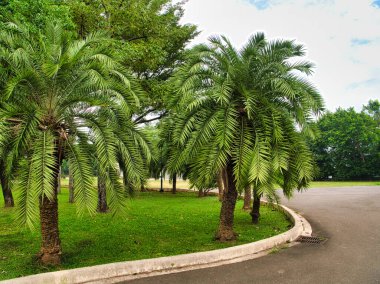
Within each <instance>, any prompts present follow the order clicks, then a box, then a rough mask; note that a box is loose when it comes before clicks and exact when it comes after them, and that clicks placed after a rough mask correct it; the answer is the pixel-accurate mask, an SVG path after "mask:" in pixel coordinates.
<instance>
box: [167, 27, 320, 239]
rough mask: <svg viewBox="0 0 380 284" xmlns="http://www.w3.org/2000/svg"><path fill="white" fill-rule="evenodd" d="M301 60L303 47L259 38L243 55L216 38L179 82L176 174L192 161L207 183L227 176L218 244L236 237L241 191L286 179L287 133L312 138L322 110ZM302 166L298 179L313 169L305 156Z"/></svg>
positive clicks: (195, 55) (193, 57) (196, 53)
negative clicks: (279, 176)
mask: <svg viewBox="0 0 380 284" xmlns="http://www.w3.org/2000/svg"><path fill="white" fill-rule="evenodd" d="M304 54H305V53H304V47H303V46H302V45H299V44H296V43H295V42H294V41H289V40H274V41H267V40H266V38H265V36H264V34H262V33H257V34H255V35H254V36H252V37H251V39H250V40H249V41H248V43H247V44H246V45H245V46H244V47H243V48H242V49H241V50H240V51H238V50H236V49H235V48H234V47H233V46H232V44H231V43H230V42H229V41H228V40H227V39H226V38H225V37H221V38H219V37H213V38H211V39H210V45H204V44H202V45H198V46H196V47H194V49H193V50H192V52H191V53H190V55H189V56H188V60H187V63H186V64H185V65H184V66H183V67H181V68H180V70H178V72H177V74H176V76H175V78H174V80H175V81H176V85H177V87H178V96H176V97H175V99H174V100H173V105H176V106H177V107H178V110H177V113H178V114H180V116H179V118H178V119H177V121H176V125H175V129H174V130H173V137H174V140H175V143H177V144H178V145H179V147H181V148H182V151H181V153H180V154H179V155H178V156H177V157H174V156H172V158H171V160H170V165H171V167H172V169H173V170H175V169H177V168H179V167H180V166H181V165H182V164H183V163H185V162H186V161H191V163H192V171H193V173H196V174H193V176H197V177H198V178H199V180H200V182H204V183H207V182H209V181H210V179H214V178H215V176H216V175H217V174H218V173H220V172H223V173H224V177H225V178H224V179H223V180H224V188H225V192H224V194H223V200H222V206H221V213H220V223H219V228H218V231H217V234H216V238H217V239H219V240H221V241H228V240H234V239H235V238H236V235H235V233H234V231H233V220H234V209H235V204H236V198H237V195H238V191H243V190H244V188H245V187H246V186H248V185H249V184H267V183H270V181H271V179H272V178H273V173H277V172H281V173H282V175H283V176H284V177H286V172H287V171H289V167H290V164H289V163H290V160H291V157H292V155H291V149H289V148H288V147H287V145H289V143H290V142H289V140H288V139H289V138H288V133H289V131H288V130H289V129H291V130H292V131H291V132H290V134H294V133H298V132H309V131H310V127H309V126H308V125H309V122H310V120H311V118H312V116H313V115H314V114H318V113H319V112H320V111H321V110H322V105H323V102H322V99H321V96H320V94H319V93H318V91H317V90H316V89H315V88H314V87H313V86H312V85H311V84H310V83H309V82H308V81H307V80H306V78H305V77H306V76H305V75H309V74H311V73H312V68H313V65H312V64H311V63H310V62H308V61H296V59H297V57H299V56H303V55H304ZM290 134H289V135H290ZM297 163H298V164H297V167H296V176H297V180H298V181H306V180H308V179H309V178H310V176H308V171H303V168H304V167H308V168H310V164H309V160H308V159H302V157H300V158H299V159H297ZM303 184H306V182H303ZM286 185H287V186H288V185H290V184H288V183H286ZM292 185H293V184H292ZM260 188H261V190H263V189H264V188H265V187H260Z"/></svg>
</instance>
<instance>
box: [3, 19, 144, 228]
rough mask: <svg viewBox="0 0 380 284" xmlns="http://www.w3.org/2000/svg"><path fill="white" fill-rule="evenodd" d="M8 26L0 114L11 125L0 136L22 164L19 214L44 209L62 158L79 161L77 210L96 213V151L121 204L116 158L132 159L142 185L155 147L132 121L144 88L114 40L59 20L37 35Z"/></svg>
mask: <svg viewBox="0 0 380 284" xmlns="http://www.w3.org/2000/svg"><path fill="white" fill-rule="evenodd" d="M3 27H4V28H3V30H2V31H1V33H0V50H1V53H0V62H1V63H2V65H4V66H7V68H6V69H4V70H3V72H2V73H1V76H0V80H2V84H1V89H0V92H1V105H0V121H1V126H2V127H4V128H5V129H8V131H3V132H1V133H0V140H2V141H7V143H6V144H3V145H2V147H7V149H8V154H7V155H5V156H2V157H1V158H3V159H5V160H6V162H5V164H6V165H8V164H16V165H17V168H18V171H17V172H16V174H15V175H14V178H15V180H16V185H17V190H18V191H19V192H20V195H21V197H20V200H21V201H20V207H19V208H20V211H19V220H20V221H21V223H27V224H29V225H31V224H32V222H33V221H36V220H37V217H38V200H39V199H41V197H42V196H46V197H48V198H49V199H52V198H54V195H55V186H56V178H57V173H58V170H59V168H60V166H61V163H62V159H63V158H66V159H67V160H68V161H69V164H70V168H71V169H72V173H73V178H74V182H75V194H76V196H75V200H76V202H77V204H78V207H77V208H78V212H79V213H81V214H83V213H84V211H85V210H86V209H87V210H88V211H90V213H95V211H96V192H95V191H94V190H93V187H92V175H93V173H92V170H93V168H92V161H91V157H92V156H93V155H96V156H97V158H98V162H99V169H100V171H101V173H102V174H103V176H104V178H105V181H106V184H107V190H109V194H108V196H109V205H110V207H111V208H113V209H115V212H116V211H120V210H121V209H122V208H123V207H124V204H123V201H122V200H123V197H124V188H123V186H122V185H121V184H120V182H119V180H118V175H117V174H116V173H117V170H118V169H117V159H118V157H119V159H120V160H121V161H124V162H125V163H126V164H127V165H128V167H126V175H127V176H128V178H130V181H131V183H133V184H136V185H139V184H140V181H141V176H142V172H143V168H144V167H145V165H146V161H149V159H150V152H149V151H150V150H149V146H148V144H147V142H146V139H145V137H144V135H143V134H142V133H140V131H139V130H138V128H137V127H136V125H134V124H133V122H132V121H131V117H132V114H133V112H134V110H135V109H137V108H138V107H139V98H140V97H141V94H142V92H141V89H140V88H139V87H138V84H137V83H136V82H135V79H134V78H133V77H132V75H131V74H129V73H128V70H126V69H125V68H124V67H123V66H122V65H121V64H120V63H119V59H120V57H119V56H118V54H117V53H115V52H113V51H112V50H110V49H109V48H108V46H109V43H110V39H109V38H108V37H105V36H104V35H103V34H102V33H94V34H91V35H89V36H88V37H87V38H86V39H83V40H73V38H72V34H71V33H68V32H66V31H65V30H64V29H63V27H62V26H61V25H55V24H52V23H50V24H48V25H47V26H46V29H45V31H44V33H38V37H35V36H34V35H33V34H31V33H30V32H29V29H28V28H27V27H23V26H18V25H15V24H13V23H5V24H3ZM91 145H93V146H91ZM1 153H5V152H4V151H1Z"/></svg>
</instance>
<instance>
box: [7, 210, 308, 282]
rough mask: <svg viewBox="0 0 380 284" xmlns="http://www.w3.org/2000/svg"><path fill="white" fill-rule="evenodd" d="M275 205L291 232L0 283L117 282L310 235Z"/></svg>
mask: <svg viewBox="0 0 380 284" xmlns="http://www.w3.org/2000/svg"><path fill="white" fill-rule="evenodd" d="M274 206H275V207H276V208H277V209H278V210H280V211H282V212H284V213H285V214H286V215H287V216H288V217H289V218H290V220H291V221H292V222H293V224H294V226H293V228H291V229H290V230H289V231H286V232H284V233H282V234H280V235H277V236H273V237H270V238H268V239H264V240H260V241H257V242H253V243H249V244H245V245H239V246H234V247H229V248H224V249H219V250H212V251H206V252H197V253H190V254H182V255H176V256H168V257H160V258H152V259H144V260H134V261H125V262H116V263H110V264H102V265H96V266H90V267H83V268H76V269H70V270H62V271H55V272H48V273H42V274H36V275H31V276H26V277H21V278H16V279H11V280H5V281H0V282H1V283H3V284H24V283H25V284H30V283H57V284H58V283H59V284H61V283H115V282H119V281H125V280H130V279H135V278H143V277H148V276H154V275H158V274H168V273H174V272H180V271H186V270H194V269H199V268H205V267H212V266H218V265H223V264H228V263H236V262H241V261H244V260H248V259H254V258H257V257H260V256H262V255H265V254H267V253H268V251H267V250H269V249H271V248H273V247H276V246H280V245H282V244H285V243H290V242H293V241H295V240H296V239H297V238H298V237H299V236H310V235H311V233H312V229H311V226H310V224H309V222H308V221H307V220H306V219H305V218H303V217H302V216H301V215H299V214H297V213H296V212H294V211H293V210H291V209H289V208H287V207H285V206H283V205H274Z"/></svg>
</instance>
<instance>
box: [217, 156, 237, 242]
mask: <svg viewBox="0 0 380 284" xmlns="http://www.w3.org/2000/svg"><path fill="white" fill-rule="evenodd" d="M237 196H238V192H237V190H236V184H235V182H234V176H233V165H232V162H231V161H230V162H228V164H227V167H226V179H225V187H224V192H223V199H222V208H221V210H220V222H219V228H218V232H217V234H216V239H218V240H219V241H221V242H225V241H232V240H235V239H236V234H235V232H234V230H233V226H234V212H235V205H236V199H237Z"/></svg>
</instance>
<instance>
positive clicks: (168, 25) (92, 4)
mask: <svg viewBox="0 0 380 284" xmlns="http://www.w3.org/2000/svg"><path fill="white" fill-rule="evenodd" d="M65 3H66V5H68V6H69V7H70V11H71V13H72V18H73V21H74V22H75V24H76V27H77V31H78V33H79V35H80V36H84V35H86V34H87V33H89V32H93V31H97V30H99V29H101V30H107V31H108V32H110V34H111V36H112V38H114V39H116V40H117V41H116V42H115V45H116V46H117V48H118V49H120V52H121V53H122V54H124V60H123V61H124V62H123V63H124V65H125V66H127V67H129V68H131V69H132V70H133V72H134V73H135V74H136V75H137V77H138V78H139V79H140V80H141V82H142V83H141V84H142V86H143V88H144V90H145V91H146V93H147V94H148V97H147V98H146V99H145V100H143V101H142V102H141V103H142V105H143V108H142V111H141V112H140V113H139V114H138V115H137V116H136V118H135V122H137V123H145V122H149V121H152V120H157V119H159V118H160V117H162V116H164V115H165V114H166V100H167V97H169V96H170V94H171V85H170V83H168V82H167V79H168V78H169V77H170V76H171V75H172V73H173V70H174V69H175V68H176V67H177V66H179V64H180V63H181V62H182V61H183V51H184V49H185V46H186V44H187V43H188V42H189V41H190V40H191V39H193V38H194V37H195V36H196V35H197V31H196V27H195V26H194V25H190V24H187V25H183V24H180V19H181V18H182V16H183V7H182V5H183V2H177V3H176V4H173V1H172V0H143V1H141V0H129V1H119V0H101V1H100V0H93V1H84V0H66V1H65Z"/></svg>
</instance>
